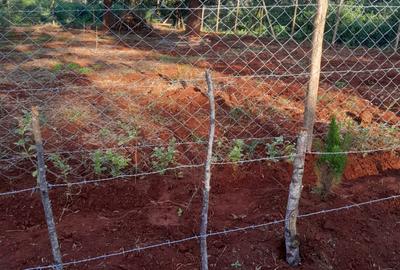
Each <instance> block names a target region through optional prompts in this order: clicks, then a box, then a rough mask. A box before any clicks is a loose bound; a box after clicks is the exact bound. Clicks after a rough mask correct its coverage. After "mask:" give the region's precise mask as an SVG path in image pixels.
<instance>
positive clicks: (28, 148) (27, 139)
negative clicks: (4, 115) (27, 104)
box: [14, 110, 36, 156]
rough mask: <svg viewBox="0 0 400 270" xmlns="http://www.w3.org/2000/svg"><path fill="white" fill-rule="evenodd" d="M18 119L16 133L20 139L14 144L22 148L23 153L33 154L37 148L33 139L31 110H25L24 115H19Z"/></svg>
mask: <svg viewBox="0 0 400 270" xmlns="http://www.w3.org/2000/svg"><path fill="white" fill-rule="evenodd" d="M16 120H17V121H18V127H17V128H16V129H15V133H16V134H17V136H18V140H17V142H16V143H14V144H15V145H16V146H17V147H18V148H19V149H20V150H21V154H22V155H27V156H29V155H32V154H34V150H35V149H36V148H35V145H34V143H33V140H32V115H31V113H30V112H29V111H26V110H23V111H22V116H21V117H17V118H16Z"/></svg>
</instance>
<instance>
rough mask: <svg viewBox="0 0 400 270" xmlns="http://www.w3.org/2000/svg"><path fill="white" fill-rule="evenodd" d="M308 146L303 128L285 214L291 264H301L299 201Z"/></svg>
mask: <svg viewBox="0 0 400 270" xmlns="http://www.w3.org/2000/svg"><path fill="white" fill-rule="evenodd" d="M306 146H307V131H306V130H302V131H301V132H300V135H299V138H298V139H297V147H296V157H295V159H294V161H293V175H292V180H291V182H290V187H289V196H288V203H287V208H286V215H285V247H286V261H287V263H288V264H289V265H290V266H297V265H299V264H300V247H299V245H300V242H299V238H298V235H297V228H296V222H297V217H298V215H299V201H300V196H301V190H302V186H303V183H302V180H303V174H304V162H305V154H306Z"/></svg>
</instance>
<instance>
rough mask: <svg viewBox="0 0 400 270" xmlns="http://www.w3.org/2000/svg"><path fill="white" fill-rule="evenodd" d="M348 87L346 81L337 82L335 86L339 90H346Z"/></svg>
mask: <svg viewBox="0 0 400 270" xmlns="http://www.w3.org/2000/svg"><path fill="white" fill-rule="evenodd" d="M346 85H347V83H346V82H344V81H336V82H335V86H336V87H337V88H344V87H346Z"/></svg>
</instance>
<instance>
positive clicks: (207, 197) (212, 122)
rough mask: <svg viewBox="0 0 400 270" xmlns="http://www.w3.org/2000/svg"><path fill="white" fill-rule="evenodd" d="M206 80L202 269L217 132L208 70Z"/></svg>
mask: <svg viewBox="0 0 400 270" xmlns="http://www.w3.org/2000/svg"><path fill="white" fill-rule="evenodd" d="M206 81H207V87H208V99H209V101H210V132H209V134H208V146H207V159H206V163H205V166H204V167H205V168H204V169H205V172H204V188H203V207H202V210H201V225H200V253H201V269H202V270H208V252H207V236H206V235H207V223H208V205H209V200H210V189H211V185H210V181H211V159H212V152H213V150H212V149H213V143H214V133H215V102H214V86H213V83H212V79H211V74H210V72H209V71H208V70H207V71H206Z"/></svg>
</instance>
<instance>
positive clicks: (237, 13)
mask: <svg viewBox="0 0 400 270" xmlns="http://www.w3.org/2000/svg"><path fill="white" fill-rule="evenodd" d="M239 8H240V0H236V16H235V25H234V27H233V29H234V33H236V31H237V27H238V20H239Z"/></svg>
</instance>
